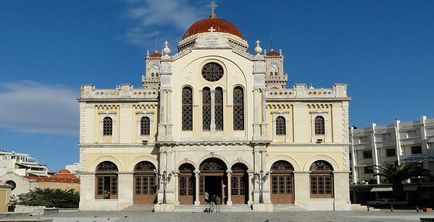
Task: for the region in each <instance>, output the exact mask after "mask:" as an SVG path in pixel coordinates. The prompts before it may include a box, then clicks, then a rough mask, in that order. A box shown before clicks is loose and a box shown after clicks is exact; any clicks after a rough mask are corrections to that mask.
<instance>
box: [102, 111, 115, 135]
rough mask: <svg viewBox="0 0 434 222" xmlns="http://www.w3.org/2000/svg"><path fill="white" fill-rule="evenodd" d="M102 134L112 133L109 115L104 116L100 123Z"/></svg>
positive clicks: (111, 122) (111, 121)
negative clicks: (101, 123)
mask: <svg viewBox="0 0 434 222" xmlns="http://www.w3.org/2000/svg"><path fill="white" fill-rule="evenodd" d="M102 135H103V136H111V135H113V120H112V118H110V117H108V116H107V117H104V119H103V125H102Z"/></svg>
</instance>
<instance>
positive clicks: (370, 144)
mask: <svg viewBox="0 0 434 222" xmlns="http://www.w3.org/2000/svg"><path fill="white" fill-rule="evenodd" d="M350 141H351V156H352V158H351V160H352V161H351V171H352V182H353V183H354V184H380V183H387V181H385V179H384V178H381V177H379V176H376V177H373V173H374V170H373V169H372V166H375V165H381V163H383V162H388V163H393V162H395V161H398V163H402V162H420V163H422V164H423V167H424V168H425V169H429V170H431V172H434V151H433V150H434V119H428V118H427V117H426V116H422V117H421V118H420V119H419V120H416V121H412V122H401V121H399V120H395V122H394V123H392V124H389V125H384V126H377V125H376V124H375V123H373V124H372V125H371V127H368V128H358V129H355V128H354V127H352V128H351V130H350Z"/></svg>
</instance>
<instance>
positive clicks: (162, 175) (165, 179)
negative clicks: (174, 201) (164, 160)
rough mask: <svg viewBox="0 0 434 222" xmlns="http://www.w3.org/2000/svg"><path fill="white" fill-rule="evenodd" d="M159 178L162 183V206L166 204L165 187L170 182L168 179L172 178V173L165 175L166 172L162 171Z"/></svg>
mask: <svg viewBox="0 0 434 222" xmlns="http://www.w3.org/2000/svg"><path fill="white" fill-rule="evenodd" d="M160 176H161V183H163V204H165V203H166V186H167V184H168V183H169V182H170V178H171V177H172V173H167V171H165V170H164V171H163V173H162V174H161V175H160Z"/></svg>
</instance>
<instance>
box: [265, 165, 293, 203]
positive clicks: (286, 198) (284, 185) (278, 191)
mask: <svg viewBox="0 0 434 222" xmlns="http://www.w3.org/2000/svg"><path fill="white" fill-rule="evenodd" d="M293 171H294V168H293V167H292V165H291V164H290V163H289V162H287V161H284V160H279V161H277V162H275V163H274V164H273V165H272V166H271V172H272V173H271V178H270V179H271V180H270V183H271V203H273V204H292V203H294V190H293V189H294V182H293V181H294V180H293V178H294V174H293V173H292V172H293Z"/></svg>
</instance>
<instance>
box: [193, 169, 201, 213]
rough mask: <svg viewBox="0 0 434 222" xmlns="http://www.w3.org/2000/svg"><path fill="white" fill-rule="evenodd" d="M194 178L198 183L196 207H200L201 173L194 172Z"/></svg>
mask: <svg viewBox="0 0 434 222" xmlns="http://www.w3.org/2000/svg"><path fill="white" fill-rule="evenodd" d="M194 176H195V179H196V180H195V182H196V189H195V191H196V192H195V193H196V199H195V200H194V205H196V206H197V205H200V199H199V196H200V189H199V181H200V171H194Z"/></svg>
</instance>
